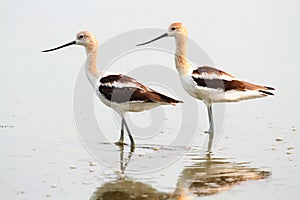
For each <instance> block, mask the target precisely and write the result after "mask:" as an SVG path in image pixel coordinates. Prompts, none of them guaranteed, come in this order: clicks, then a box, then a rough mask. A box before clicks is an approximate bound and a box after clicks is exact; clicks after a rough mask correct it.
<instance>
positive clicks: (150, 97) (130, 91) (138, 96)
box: [99, 74, 180, 104]
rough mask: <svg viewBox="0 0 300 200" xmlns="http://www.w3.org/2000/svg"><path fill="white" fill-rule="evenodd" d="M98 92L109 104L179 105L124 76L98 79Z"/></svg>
mask: <svg viewBox="0 0 300 200" xmlns="http://www.w3.org/2000/svg"><path fill="white" fill-rule="evenodd" d="M99 92H100V93H101V94H103V95H104V96H105V98H106V99H108V100H109V101H111V102H116V103H125V102H127V103H128V102H144V103H150V102H160V103H170V104H173V103H179V102H180V101H177V100H175V99H172V98H170V97H167V96H165V95H163V94H160V93H159V92H156V91H154V90H152V89H150V88H147V87H146V86H144V85H142V84H141V83H139V82H137V81H136V80H135V79H133V78H130V77H128V76H125V75H122V74H120V75H109V76H105V77H103V78H101V79H100V86H99Z"/></svg>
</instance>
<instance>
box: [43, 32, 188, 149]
mask: <svg viewBox="0 0 300 200" xmlns="http://www.w3.org/2000/svg"><path fill="white" fill-rule="evenodd" d="M70 45H81V46H84V47H85V51H86V56H87V58H86V62H85V72H86V76H87V78H88V80H89V82H90V83H91V84H92V86H93V87H94V88H95V91H96V94H97V96H98V97H99V99H100V100H101V101H102V102H103V103H104V104H105V105H107V106H109V107H111V108H112V109H114V110H115V111H116V112H117V113H119V114H120V116H121V118H122V120H121V136H120V139H119V141H118V142H116V144H118V145H123V144H124V126H125V128H126V130H127V133H128V136H129V138H130V142H131V146H132V147H133V146H134V145H135V143H134V139H133V137H132V135H131V133H130V130H129V128H128V125H127V123H126V120H125V113H126V112H141V111H144V110H149V109H151V108H154V107H156V106H160V105H175V104H177V103H181V102H182V101H179V100H175V99H173V98H170V97H168V96H165V95H163V94H161V93H159V92H157V91H155V90H153V89H151V88H149V87H146V86H144V85H142V84H141V83H139V82H137V81H136V80H135V79H133V78H130V77H128V76H125V75H123V74H112V73H102V72H100V71H99V70H98V69H97V67H96V60H97V50H98V41H97V39H96V37H95V36H94V35H93V34H92V33H90V32H88V31H82V32H79V33H77V35H76V39H75V40H74V41H72V42H69V43H67V44H64V45H62V46H59V47H56V48H53V49H49V50H44V51H42V52H49V51H54V50H57V49H60V48H63V47H67V46H70Z"/></svg>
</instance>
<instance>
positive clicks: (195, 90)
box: [137, 22, 274, 140]
mask: <svg viewBox="0 0 300 200" xmlns="http://www.w3.org/2000/svg"><path fill="white" fill-rule="evenodd" d="M165 37H174V38H175V42H176V52H175V64H176V69H177V71H178V72H179V77H180V80H181V84H182V86H183V88H184V89H185V91H186V92H187V93H188V94H189V95H190V96H192V97H194V98H196V99H199V100H202V101H203V102H204V103H205V105H206V107H207V111H208V118H209V130H208V131H207V132H208V133H209V134H210V140H212V139H213V133H214V123H213V113H212V103H216V102H238V101H241V100H246V99H254V98H260V97H266V96H269V95H274V94H273V93H271V92H270V91H269V90H274V88H272V87H267V86H260V85H255V84H252V83H248V82H246V81H243V80H241V79H238V78H236V77H234V76H232V75H230V74H228V73H226V72H224V71H221V70H218V69H215V68H213V67H207V66H203V67H198V68H196V69H195V68H194V67H193V65H192V64H191V63H189V62H188V60H187V58H186V47H187V40H188V32H187V29H186V28H185V26H184V25H183V24H182V23H180V22H176V23H172V24H171V25H170V26H169V28H168V31H167V32H166V33H164V34H163V35H161V36H159V37H157V38H155V39H153V40H150V41H148V42H145V43H142V44H138V45H137V46H141V45H145V44H149V43H151V42H154V41H156V40H159V39H161V38H165Z"/></svg>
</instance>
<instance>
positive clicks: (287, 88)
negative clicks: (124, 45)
mask: <svg viewBox="0 0 300 200" xmlns="http://www.w3.org/2000/svg"><path fill="white" fill-rule="evenodd" d="M133 3H134V4H135V5H136V6H138V8H139V9H136V8H134V7H133V6H130V5H129V4H127V2H124V3H123V1H120V2H119V3H118V4H116V3H114V4H112V3H110V2H105V4H104V3H103V4H99V5H94V4H88V5H85V6H82V4H75V3H74V2H64V3H62V2H53V1H51V2H40V1H30V2H27V1H18V2H16V1H7V2H2V3H1V7H0V10H1V12H0V16H1V17H0V23H1V30H2V31H1V33H2V34H1V35H2V36H1V39H0V40H1V44H2V47H3V48H1V49H0V58H1V66H0V77H1V78H0V83H1V84H0V92H1V101H0V102H1V103H0V111H1V114H0V158H1V165H0V185H1V187H0V188H1V189H0V191H1V196H2V198H3V199H45V198H49V199H112V198H117V199H122V198H123V199H128V198H131V199H200V198H202V197H204V198H210V199H266V198H268V199H269V198H270V199H297V197H298V196H299V195H300V181H299V178H298V177H299V171H300V170H299V161H300V160H299V158H300V156H299V151H298V148H299V142H298V141H299V140H300V131H299V127H300V121H299V119H298V118H299V117H298V113H299V112H300V106H299V102H298V101H297V99H299V98H300V96H299V92H297V91H298V89H299V80H298V74H299V69H300V68H299V66H300V59H299V56H298V52H300V49H299V48H300V40H299V37H298V36H299V35H300V27H299V26H298V24H299V21H300V16H299V15H300V12H299V7H300V6H299V3H298V2H297V1H289V2H282V1H272V2H271V1H246V2H245V1H243V2H239V1H233V0H232V1H226V2H215V1H191V2H189V3H188V4H184V5H183V4H182V3H181V1H172V2H167V1H166V2H164V3H162V2H160V3H159V6H157V5H158V3H157V2H153V1H152V2H151V3H150V2H149V3H145V2H143V3H140V2H139V1H134V2H133ZM116 5H118V6H116ZM153 10H155V12H153ZM66 11H68V12H66ZM154 13H155V14H154ZM108 16H109V17H108ZM237 16H238V17H237ZM176 20H180V21H183V22H184V23H185V24H186V26H187V27H188V30H189V34H190V37H191V38H192V39H193V40H194V41H196V42H198V43H199V45H200V46H201V47H203V48H204V49H205V50H206V52H207V53H208V55H209V56H210V58H211V59H212V61H213V63H215V64H216V66H219V67H220V68H221V69H224V70H225V71H228V72H230V73H232V74H234V75H236V76H238V77H242V78H245V79H247V80H249V81H251V82H252V81H253V82H254V83H261V84H266V85H270V86H274V87H275V88H276V92H275V93H276V95H275V96H274V97H270V98H265V99H258V100H251V101H245V102H240V103H236V104H226V105H225V107H222V106H223V105H215V107H214V109H215V111H216V112H218V111H219V110H221V111H223V110H222V109H223V108H225V118H224V121H223V118H222V117H219V116H218V114H216V115H215V118H216V123H220V124H219V125H218V127H219V128H220V129H221V130H222V133H221V134H217V136H216V137H215V143H214V148H213V154H212V155H211V157H210V158H208V157H206V154H205V153H204V152H203V150H204V149H205V147H206V145H207V144H206V140H207V135H206V134H204V133H203V131H204V130H206V128H207V120H206V112H205V107H204V106H203V104H202V103H201V102H199V103H197V102H196V105H198V108H197V109H198V110H197V112H199V119H200V120H199V122H198V124H197V125H195V124H191V127H194V128H196V130H197V131H191V132H189V131H187V132H184V133H181V134H186V135H187V136H189V137H190V136H194V135H195V138H193V141H192V144H191V145H189V146H184V145H180V143H178V144H177V145H173V146H172V145H170V141H173V140H174V138H176V136H177V130H178V121H177V120H179V121H180V120H181V119H178V117H177V113H178V112H180V111H181V107H180V106H179V107H175V108H168V107H166V108H165V110H164V111H165V113H166V115H165V116H166V118H165V119H164V129H163V130H161V132H159V133H160V134H158V135H151V132H150V131H149V129H147V128H144V130H145V131H143V132H139V131H137V130H142V129H143V127H147V126H148V125H149V123H150V122H151V120H149V118H150V119H151V117H150V116H151V114H149V113H141V114H132V115H130V116H128V117H129V119H130V120H131V122H132V123H131V124H130V126H131V127H132V132H133V135H134V136H135V137H136V143H137V147H136V149H135V151H134V152H130V148H129V147H128V146H125V148H124V149H123V150H121V149H120V148H119V147H117V146H115V145H113V144H112V142H114V141H116V140H117V139H118V137H119V130H118V127H117V126H118V123H119V118H118V117H117V116H116V115H115V114H113V113H112V111H111V110H110V109H108V108H106V107H105V106H104V105H103V104H101V103H99V102H97V101H95V112H96V113H97V120H98V123H99V124H101V126H102V128H103V130H105V131H104V132H105V137H106V139H107V141H108V142H107V141H101V140H96V141H90V142H91V143H90V145H91V146H92V147H95V151H94V153H93V155H91V154H89V153H88V150H89V149H87V147H86V144H85V145H83V144H82V143H81V141H82V140H81V139H80V137H79V135H78V134H77V130H76V129H77V128H76V127H75V123H74V115H73V94H74V87H75V83H76V77H77V76H78V73H79V72H80V67H81V66H82V64H83V62H84V58H85V55H84V53H83V52H84V51H83V49H82V48H80V47H73V48H72V47H70V48H68V49H64V50H61V51H57V52H55V53H51V54H42V53H40V51H41V50H42V49H45V48H49V47H53V46H56V45H60V44H63V43H65V42H69V41H70V40H72V39H73V38H74V37H75V33H76V32H78V31H80V30H82V29H88V30H91V31H92V32H94V33H95V35H96V36H97V37H98V38H99V40H100V41H101V42H104V41H107V40H108V39H111V38H112V37H113V36H116V35H118V34H120V33H123V32H125V31H131V30H135V29H138V28H145V27H147V28H148V27H154V28H166V26H167V25H168V24H169V23H170V22H173V21H176ZM155 36H156V35H154V36H153V37H155ZM141 37H142V36H141ZM145 37H147V39H151V38H148V36H146V35H145ZM145 39H146V38H145ZM133 40H134V38H133ZM137 42H141V41H137ZM173 42H174V41H172V40H171V39H170V40H165V41H162V43H164V44H169V43H173ZM100 51H101V50H100ZM146 53H147V54H148V56H145V55H144V56H143V55H142V54H131V55H129V56H128V57H126V59H124V60H118V62H116V63H115V65H116V66H112V68H111V69H113V71H118V72H120V73H126V72H128V71H132V70H133V69H135V68H137V66H139V65H140V64H142V63H143V64H149V63H150V64H151V61H152V60H153V59H157V62H158V63H157V62H156V63H155V64H164V65H166V66H170V67H174V61H173V56H172V55H169V54H155V52H150V51H149V52H146ZM200 64H207V63H200ZM117 65H118V66H121V67H118V66H117ZM127 66H128V68H127ZM99 68H102V69H103V68H104V67H103V66H101V67H99ZM135 78H137V79H138V80H141V81H142V82H143V83H148V80H147V79H143V78H147V77H143V76H138V74H136V76H135ZM173 78H174V79H171V80H172V81H173V80H174V81H173V82H174V83H173V82H171V83H172V87H174V88H175V89H178V90H182V89H181V87H180V85H176V84H178V79H177V78H178V77H177V76H175V75H174V77H173ZM151 84H153V83H150V85H151ZM173 84H174V85H173ZM86 86H87V88H89V85H88V83H87V82H86ZM153 86H154V87H155V84H154V85H153ZM157 88H159V89H160V91H164V92H166V93H168V94H170V95H174V94H173V93H172V92H173V91H169V90H168V89H167V88H161V87H157ZM83 98H84V96H83ZM180 99H182V100H184V102H185V103H186V104H193V103H195V101H194V100H192V99H191V98H190V97H189V96H187V95H186V94H185V93H184V92H182V96H180ZM153 112H154V114H155V113H159V112H160V110H159V109H158V110H154V111H153ZM175 116H176V117H175ZM84 117H85V116H83V119H85V120H88V118H84ZM133 122H135V123H136V124H140V126H134V123H133ZM103 130H102V131H103ZM93 131H95V127H90V129H88V130H86V133H87V134H88V133H91V132H93ZM193 134H194V135H193ZM149 135H150V136H151V137H147V136H149ZM183 138H184V137H183ZM186 138H188V137H186ZM276 139H277V140H278V141H276ZM95 153H99V155H100V156H103V157H101V158H105V159H106V162H103V160H101V159H100V160H99V159H98V160H99V161H101V162H98V160H97V159H96V158H95V156H97V155H96V154H95ZM98 158H99V156H98ZM169 158H174V160H171V161H173V162H170V160H168V159H169ZM122 160H124V161H123V162H120V161H122ZM166 160H167V161H168V162H165V161H166ZM158 161H159V162H161V163H163V165H162V166H163V167H161V168H160V169H157V170H153V169H154V168H153V167H155V168H156V167H157V166H156V165H155V164H157V162H158ZM164 162H165V163H164ZM107 165H108V166H107ZM112 192H113V193H112Z"/></svg>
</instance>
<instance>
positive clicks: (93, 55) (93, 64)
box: [85, 42, 101, 86]
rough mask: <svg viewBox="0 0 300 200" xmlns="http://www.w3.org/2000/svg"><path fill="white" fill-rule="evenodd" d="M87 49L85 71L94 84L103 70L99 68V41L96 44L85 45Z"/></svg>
mask: <svg viewBox="0 0 300 200" xmlns="http://www.w3.org/2000/svg"><path fill="white" fill-rule="evenodd" d="M85 51H86V56H87V58H86V62H85V73H86V76H87V78H88V80H89V82H90V83H91V84H92V85H93V86H94V85H95V83H96V81H97V79H98V77H99V76H100V74H101V72H100V71H99V70H98V69H97V53H98V43H97V42H96V43H95V45H89V46H87V47H85Z"/></svg>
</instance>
